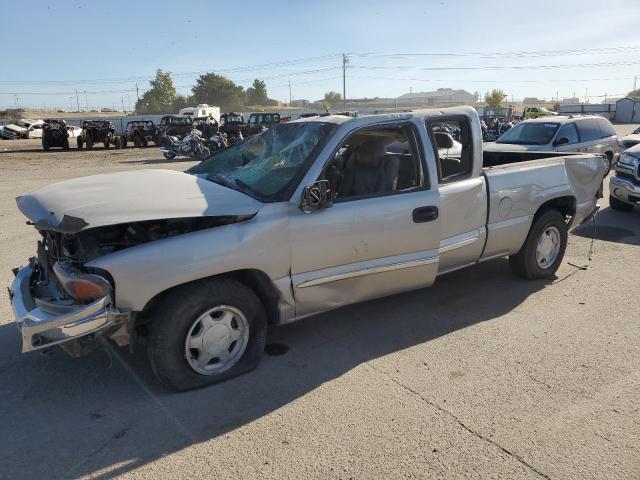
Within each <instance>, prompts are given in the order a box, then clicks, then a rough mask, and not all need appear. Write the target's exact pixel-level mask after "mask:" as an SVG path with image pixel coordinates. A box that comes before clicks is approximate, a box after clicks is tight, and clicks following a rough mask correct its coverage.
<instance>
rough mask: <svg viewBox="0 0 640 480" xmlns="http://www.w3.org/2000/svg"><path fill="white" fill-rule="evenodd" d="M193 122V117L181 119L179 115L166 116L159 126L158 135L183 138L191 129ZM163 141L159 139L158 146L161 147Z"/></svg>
mask: <svg viewBox="0 0 640 480" xmlns="http://www.w3.org/2000/svg"><path fill="white" fill-rule="evenodd" d="M192 123H193V120H192V119H191V117H181V116H178V115H165V116H164V117H162V118H161V119H160V124H159V125H158V135H159V137H162V136H165V135H166V136H170V137H178V138H182V137H184V136H185V135H187V134H188V133H189V132H190V131H191V129H192V128H193V126H192ZM160 144H161V140H160V138H158V141H157V142H156V145H160Z"/></svg>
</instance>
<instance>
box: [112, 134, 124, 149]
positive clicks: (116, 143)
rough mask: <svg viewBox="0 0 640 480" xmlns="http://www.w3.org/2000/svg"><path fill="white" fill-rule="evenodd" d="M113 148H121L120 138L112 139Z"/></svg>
mask: <svg viewBox="0 0 640 480" xmlns="http://www.w3.org/2000/svg"><path fill="white" fill-rule="evenodd" d="M113 146H114V147H115V148H116V150H119V149H120V148H122V140H121V139H120V137H115V138H114V139H113Z"/></svg>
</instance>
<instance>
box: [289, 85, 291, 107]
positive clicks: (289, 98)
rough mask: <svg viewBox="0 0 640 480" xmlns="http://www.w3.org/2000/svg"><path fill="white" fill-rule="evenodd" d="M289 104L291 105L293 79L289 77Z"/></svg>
mask: <svg viewBox="0 0 640 480" xmlns="http://www.w3.org/2000/svg"><path fill="white" fill-rule="evenodd" d="M289 106H291V79H289Z"/></svg>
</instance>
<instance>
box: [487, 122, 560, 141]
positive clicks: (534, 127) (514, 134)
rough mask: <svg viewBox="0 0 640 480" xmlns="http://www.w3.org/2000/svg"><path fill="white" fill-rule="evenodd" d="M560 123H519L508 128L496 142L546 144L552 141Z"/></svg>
mask: <svg viewBox="0 0 640 480" xmlns="http://www.w3.org/2000/svg"><path fill="white" fill-rule="evenodd" d="M558 127H560V124H559V123H549V122H532V123H524V122H523V123H519V124H518V125H516V126H515V127H512V128H511V129H510V130H507V132H506V133H504V134H503V135H502V136H501V137H500V138H498V140H496V143H509V144H512V145H546V144H547V143H549V142H550V141H551V139H552V138H553V136H554V135H555V134H556V131H557V130H558Z"/></svg>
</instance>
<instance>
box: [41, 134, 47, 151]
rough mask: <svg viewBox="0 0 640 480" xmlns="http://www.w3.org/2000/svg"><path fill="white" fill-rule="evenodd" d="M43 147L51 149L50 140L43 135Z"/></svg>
mask: <svg viewBox="0 0 640 480" xmlns="http://www.w3.org/2000/svg"><path fill="white" fill-rule="evenodd" d="M42 149H43V150H49V140H47V137H44V136H43V137H42Z"/></svg>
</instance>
